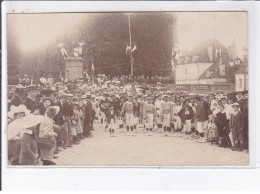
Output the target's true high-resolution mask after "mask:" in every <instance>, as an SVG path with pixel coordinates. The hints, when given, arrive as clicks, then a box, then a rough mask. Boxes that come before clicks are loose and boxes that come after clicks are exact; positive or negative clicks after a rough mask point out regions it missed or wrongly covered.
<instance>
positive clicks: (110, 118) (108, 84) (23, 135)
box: [8, 75, 248, 165]
mask: <svg viewBox="0 0 260 194" xmlns="http://www.w3.org/2000/svg"><path fill="white" fill-rule="evenodd" d="M95 121H99V122H100V123H101V126H103V129H102V130H104V134H106V133H108V134H110V135H109V136H111V137H114V136H117V135H118V134H119V132H120V133H123V134H126V136H129V138H130V136H131V137H132V136H136V135H138V132H144V133H146V134H147V136H152V135H154V134H155V133H158V134H161V135H163V136H168V137H169V136H170V137H171V136H174V137H179V138H185V139H190V140H194V141H197V142H199V143H206V142H211V144H216V145H218V146H219V147H223V148H231V149H232V150H233V151H242V150H248V93H247V91H244V92H237V93H229V94H224V92H223V91H216V92H215V93H213V92H209V93H208V94H206V95H205V94H193V93H187V92H177V91H170V90H168V89H167V88H163V87H161V86H159V87H154V86H150V85H149V84H145V83H140V82H137V81H136V80H132V79H129V78H127V77H120V79H119V78H116V77H114V78H109V77H107V76H105V75H98V76H97V77H95V78H89V77H85V78H84V77H82V78H79V79H77V80H74V81H68V80H67V81H63V82H55V83H47V82H45V83H42V84H38V85H31V84H28V85H20V84H18V85H17V86H16V87H15V89H14V91H11V90H9V91H8V159H9V162H10V164H11V165H41V164H43V165H55V162H54V161H53V159H55V158H57V157H59V152H61V151H62V150H64V149H69V148H70V147H73V146H77V144H80V142H81V141H83V139H86V138H92V133H93V132H92V131H93V130H95V129H94V122H95ZM96 130H98V129H96ZM99 130H100V129H99Z"/></svg>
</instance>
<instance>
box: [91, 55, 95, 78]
mask: <svg viewBox="0 0 260 194" xmlns="http://www.w3.org/2000/svg"><path fill="white" fill-rule="evenodd" d="M93 61H94V60H93V59H92V64H91V69H92V70H93V75H94V77H95V68H94V63H93Z"/></svg>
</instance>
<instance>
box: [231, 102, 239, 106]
mask: <svg viewBox="0 0 260 194" xmlns="http://www.w3.org/2000/svg"><path fill="white" fill-rule="evenodd" d="M231 106H232V107H233V106H239V104H238V103H237V102H235V103H233V104H232V105H231Z"/></svg>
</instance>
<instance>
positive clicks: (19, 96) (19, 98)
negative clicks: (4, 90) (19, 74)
mask: <svg viewBox="0 0 260 194" xmlns="http://www.w3.org/2000/svg"><path fill="white" fill-rule="evenodd" d="M24 90H25V87H23V86H22V85H17V86H16V88H15V93H14V95H13V97H12V98H11V102H10V103H9V107H11V106H12V105H14V106H19V105H20V104H22V103H23V97H24Z"/></svg>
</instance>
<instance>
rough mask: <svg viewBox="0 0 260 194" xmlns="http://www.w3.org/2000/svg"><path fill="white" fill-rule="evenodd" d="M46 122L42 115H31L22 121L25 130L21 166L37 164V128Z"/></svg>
mask: <svg viewBox="0 0 260 194" xmlns="http://www.w3.org/2000/svg"><path fill="white" fill-rule="evenodd" d="M43 120H44V116H42V115H34V114H30V115H28V116H25V117H24V118H23V119H22V120H21V121H22V125H21V128H23V129H24V131H23V137H22V140H21V152H20V156H19V164H20V165H36V164H37V158H38V156H37V131H36V127H37V125H38V124H40V123H41V122H42V121H43Z"/></svg>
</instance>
